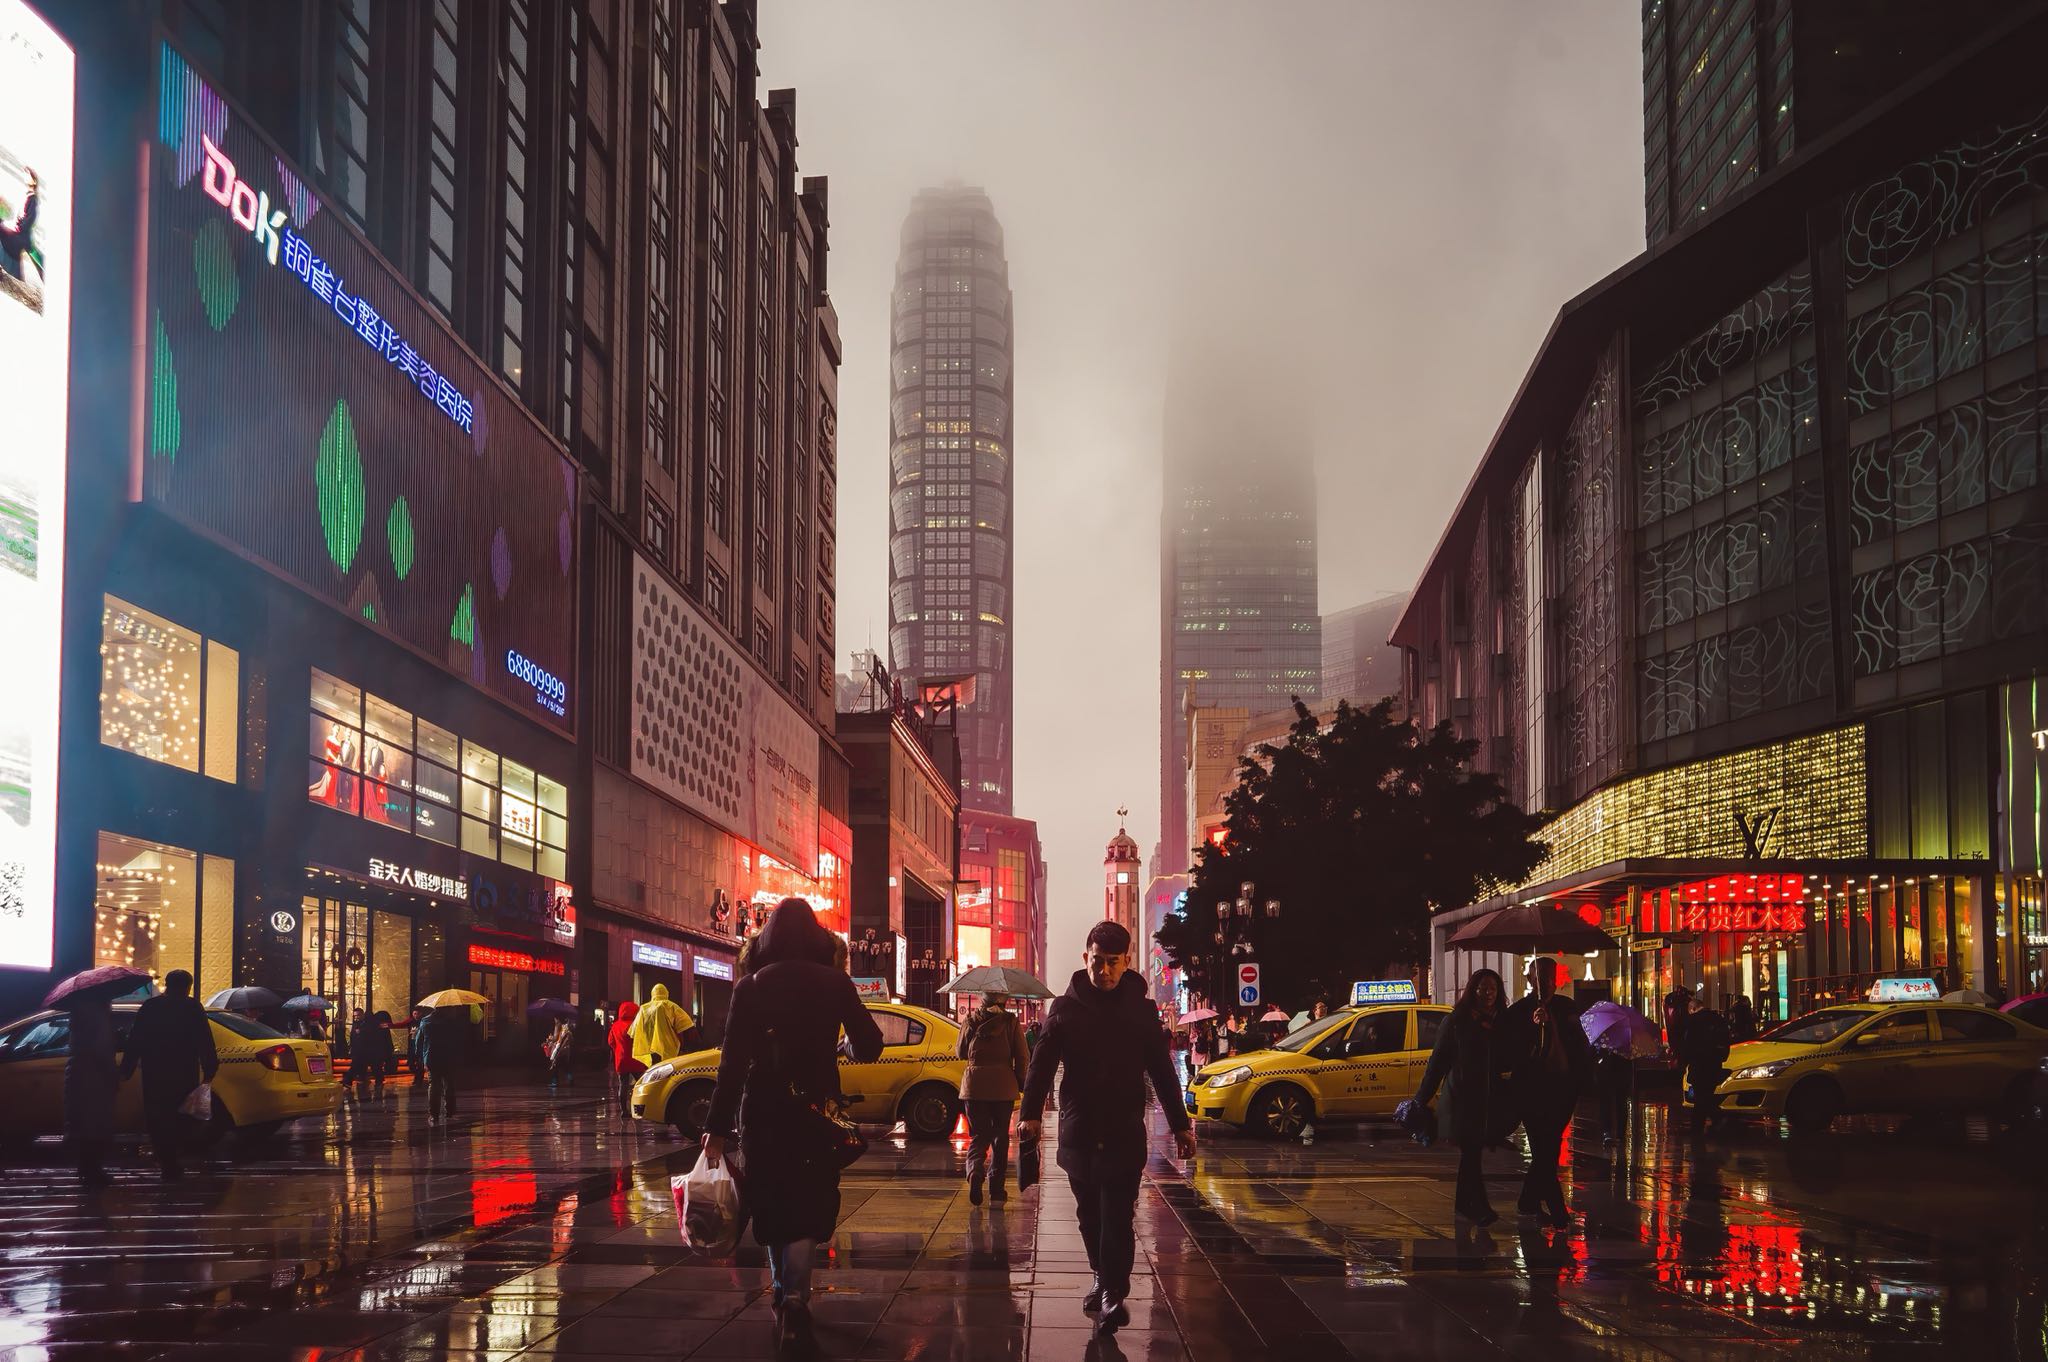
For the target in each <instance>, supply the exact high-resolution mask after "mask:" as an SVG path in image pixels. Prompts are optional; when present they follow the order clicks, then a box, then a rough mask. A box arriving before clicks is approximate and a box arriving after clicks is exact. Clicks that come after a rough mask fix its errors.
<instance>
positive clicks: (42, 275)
mask: <svg viewBox="0 0 2048 1362" xmlns="http://www.w3.org/2000/svg"><path fill="white" fill-rule="evenodd" d="M74 78H75V64H74V62H73V59H72V55H71V49H70V48H68V47H66V46H65V45H64V43H63V42H62V41H61V40H59V39H58V37H57V35H56V33H55V31H54V30H52V29H51V28H50V26H49V25H48V24H46V23H44V22H43V20H42V18H41V17H40V16H39V15H37V14H36V13H35V11H33V10H31V9H29V8H28V6H26V5H24V4H22V3H21V2H20V0H0V353H5V354H6V355H7V357H8V365H7V400H6V404H5V410H6V414H7V437H6V439H4V440H0V618H4V619H5V620H6V621H7V653H8V657H7V667H6V669H5V670H4V671H0V966H13V967H17V968H22V969H48V968H49V967H50V963H51V949H52V946H53V942H54V933H53V929H54V925H55V921H56V919H55V907H56V851H57V694H58V691H57V680H58V671H59V667H58V663H59V642H60V638H61V636H62V632H63V630H62V623H63V607H64V475H65V465H66V459H67V456H68V451H67V449H66V446H65V432H64V426H65V416H66V407H67V406H68V404H69V402H70V400H71V399H70V387H71V382H70V380H71V204H72V191H73V187H74V186H73V183H72V178H71V144H72V103H73V99H72V95H73V85H74Z"/></svg>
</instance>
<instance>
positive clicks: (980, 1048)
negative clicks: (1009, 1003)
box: [967, 1010, 1010, 1068]
mask: <svg viewBox="0 0 2048 1362" xmlns="http://www.w3.org/2000/svg"><path fill="white" fill-rule="evenodd" d="M973 1025H974V1029H973V1030H972V1031H970V1032H969V1033H968V1036H967V1062H968V1063H969V1064H986V1065H990V1066H992V1067H995V1068H1007V1067H1008V1066H1009V1063H1010V1014H1009V1013H1007V1012H990V1011H987V1010H984V1011H982V1012H981V1013H980V1014H979V1015H978V1016H976V1017H975V1019H974V1024H973Z"/></svg>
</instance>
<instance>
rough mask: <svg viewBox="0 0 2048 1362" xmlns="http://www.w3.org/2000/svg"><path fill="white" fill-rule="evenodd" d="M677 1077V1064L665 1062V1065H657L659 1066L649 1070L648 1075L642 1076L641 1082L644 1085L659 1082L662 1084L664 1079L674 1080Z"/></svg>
mask: <svg viewBox="0 0 2048 1362" xmlns="http://www.w3.org/2000/svg"><path fill="white" fill-rule="evenodd" d="M675 1076H676V1066H675V1064H674V1063H673V1062H668V1061H665V1062H663V1063H660V1064H657V1065H655V1066H654V1067H653V1068H651V1069H649V1070H648V1071H647V1072H646V1073H644V1074H641V1075H640V1081H641V1082H642V1083H659V1082H661V1081H662V1080H663V1079H664V1078H674V1077H675Z"/></svg>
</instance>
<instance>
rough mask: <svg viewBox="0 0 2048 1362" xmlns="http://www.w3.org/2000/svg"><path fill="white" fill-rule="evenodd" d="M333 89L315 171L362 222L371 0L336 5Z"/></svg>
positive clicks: (366, 204)
mask: <svg viewBox="0 0 2048 1362" xmlns="http://www.w3.org/2000/svg"><path fill="white" fill-rule="evenodd" d="M331 12H332V14H333V16H334V44H333V50H332V56H333V61H334V85H333V87H332V92H331V102H330V103H329V105H328V109H327V128H326V132H327V136H326V137H325V138H324V139H322V143H321V147H320V150H321V151H322V153H323V155H322V157H321V159H322V160H323V161H324V162H325V164H323V165H322V166H320V167H319V168H320V169H321V170H322V171H324V172H325V173H326V176H327V185H328V190H329V193H330V195H331V196H332V198H334V199H335V200H338V201H339V202H340V203H341V205H342V207H343V208H345V209H346V210H347V211H348V213H349V214H350V215H351V216H352V217H354V218H355V220H356V221H357V222H361V221H363V219H364V218H365V217H367V216H368V214H369V211H370V0H337V3H336V4H335V6H334V8H333V10H332V11H331Z"/></svg>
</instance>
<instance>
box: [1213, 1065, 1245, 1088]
mask: <svg viewBox="0 0 2048 1362" xmlns="http://www.w3.org/2000/svg"><path fill="white" fill-rule="evenodd" d="M1251 1076H1252V1066H1251V1065H1249V1064H1240V1065H1238V1066H1237V1067H1236V1068H1235V1069H1225V1070H1224V1071H1223V1072H1222V1073H1220V1074H1217V1075H1216V1076H1215V1077H1214V1078H1212V1079H1210V1080H1209V1086H1210V1087H1212V1088H1230V1087H1235V1086H1237V1085H1238V1084H1239V1083H1242V1082H1244V1081H1245V1080H1246V1079H1247V1078H1250V1077H1251Z"/></svg>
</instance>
